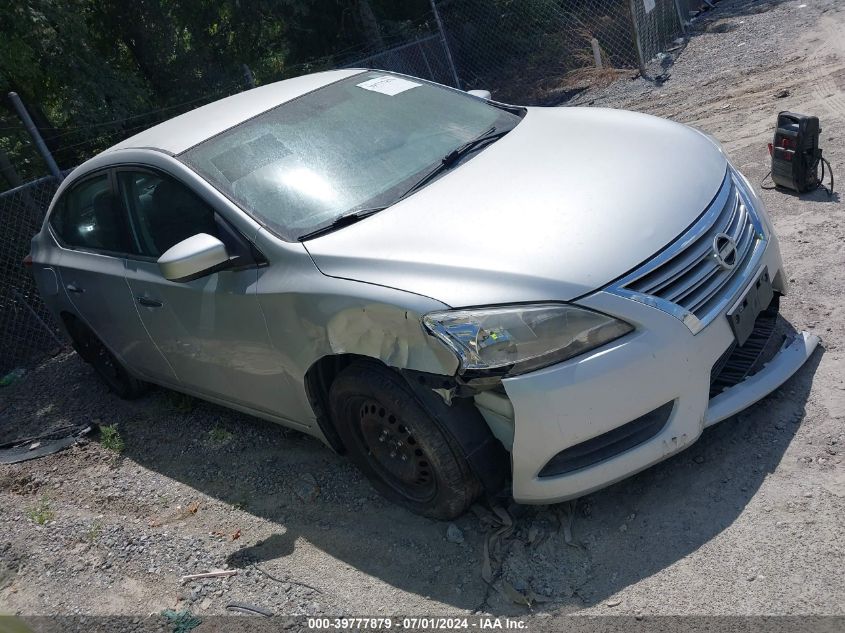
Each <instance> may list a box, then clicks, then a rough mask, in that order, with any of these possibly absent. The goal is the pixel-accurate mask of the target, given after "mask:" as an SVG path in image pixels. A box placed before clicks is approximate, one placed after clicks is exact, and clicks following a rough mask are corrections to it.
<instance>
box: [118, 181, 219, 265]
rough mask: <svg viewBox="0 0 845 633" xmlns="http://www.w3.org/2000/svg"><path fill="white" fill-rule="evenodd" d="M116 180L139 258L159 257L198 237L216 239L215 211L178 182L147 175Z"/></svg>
mask: <svg viewBox="0 0 845 633" xmlns="http://www.w3.org/2000/svg"><path fill="white" fill-rule="evenodd" d="M117 177H118V183H119V186H120V193H121V196H122V198H123V201H124V204H125V205H126V208H127V209H128V210H129V218H130V222H131V225H132V232H133V233H134V237H135V240H136V242H137V243H138V244H140V246H141V254H143V255H147V256H149V257H159V256H161V254H162V253H164V252H165V251H166V250H167V249H169V248H170V247H171V246H173V245H175V244H178V243H179V242H181V241H182V240H184V239H187V238H189V237H191V236H193V235H196V234H197V233H207V234H208V235H213V236H214V237H218V228H217V223H216V222H215V219H214V210H213V209H212V208H211V207H209V206H208V205H207V204H206V203H205V202H203V201H202V200H201V199H200V198H199V196H197V195H196V194H195V193H194V192H192V191H191V190H190V189H188V188H187V187H186V186H185V185H183V184H181V183H180V182H178V181H177V180H175V179H173V178H171V177H169V176H164V175H160V174H156V173H153V172H147V171H120V172H118V174H117Z"/></svg>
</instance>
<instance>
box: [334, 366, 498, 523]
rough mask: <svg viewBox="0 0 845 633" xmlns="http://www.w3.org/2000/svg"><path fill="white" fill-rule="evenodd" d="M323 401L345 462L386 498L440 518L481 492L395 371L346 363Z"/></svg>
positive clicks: (456, 447) (447, 438) (465, 464)
mask: <svg viewBox="0 0 845 633" xmlns="http://www.w3.org/2000/svg"><path fill="white" fill-rule="evenodd" d="M329 399H330V407H331V411H332V416H333V418H334V421H335V424H336V427H337V431H338V434H339V435H340V437H341V439H342V440H343V443H344V445H345V446H346V449H347V451H348V452H349V457H350V459H351V460H352V461H353V462H354V463H355V464H356V465H357V466H358V468H360V470H361V471H362V472H363V473H364V474H365V475H366V476H367V478H368V479H369V480H370V482H371V483H372V485H373V486H374V487H375V488H376V489H377V490H378V491H379V492H380V493H381V494H382V495H384V496H385V497H387V498H388V499H390V500H391V501H393V502H394V503H396V504H398V505H401V506H403V507H405V508H407V509H408V510H411V511H412V512H415V513H417V514H421V515H424V516H427V517H431V518H434V519H444V520H447V519H454V518H455V517H457V516H460V515H461V514H463V513H464V512H465V511H466V510H467V509H468V508H469V507H470V505H472V503H473V502H474V501H475V499H476V498H477V497H478V495H479V494H480V493H481V484H480V483H479V481H478V479H477V477H476V476H475V475H474V474H473V472H472V470H471V469H470V466H469V463H468V462H467V460H466V457H465V456H464V453H463V451H462V450H461V447H460V446H459V445H458V444H457V442H456V441H455V440H454V438H452V437H451V436H450V434H449V432H448V431H447V430H445V429H444V428H442V427H441V425H440V424H439V423H438V422H437V421H435V420H434V419H433V418H432V417H431V416H430V415H429V414H428V412H427V411H426V410H425V408H424V407H423V406H422V404H420V402H419V401H418V400H417V399H416V398H415V397H414V395H413V393H412V392H411V390H410V389H409V388H408V386H407V385H406V384H405V382H404V380H403V379H402V377H401V376H399V375H398V374H396V373H395V372H393V371H391V370H390V369H387V368H384V367H379V366H377V365H370V364H366V363H356V364H353V365H350V366H349V367H347V368H346V369H344V370H343V371H342V372H341V373H340V374H339V375H338V376H337V378H336V379H335V381H334V382H333V383H332V387H331V390H330V394H329Z"/></svg>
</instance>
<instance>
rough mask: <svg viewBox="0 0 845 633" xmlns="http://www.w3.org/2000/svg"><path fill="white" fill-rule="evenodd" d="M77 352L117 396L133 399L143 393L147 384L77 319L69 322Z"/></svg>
mask: <svg viewBox="0 0 845 633" xmlns="http://www.w3.org/2000/svg"><path fill="white" fill-rule="evenodd" d="M68 330H69V331H70V333H71V336H72V337H73V346H74V349H76V351H77V353H78V354H79V355H80V356H81V357H82V358H83V360H85V361H86V362H88V363H90V364H91V366H92V367H93V368H94V371H96V372H97V375H98V376H99V377H100V378H101V379H102V381H103V382H104V383H106V386H107V387H108V388H109V389H110V390H111V391H112V392H114V393H115V394H116V395H117V396H119V397H121V398H124V399H126V400H134V399H135V398H138V397H139V396H141V395H143V394H144V392H145V391H146V390H147V389H148V387H149V385H148V384H147V383H145V382H143V381H141V380H138V379H137V378H135V377H134V376H132V375H131V374H130V373H129V372H128V371H127V370H126V368H125V367H124V366H123V364H122V363H121V362H120V361H119V360H118V359H117V357H115V355H114V354H112V353H111V352H110V351H109V349H108V348H107V347H106V346H105V345H104V344H103V342H102V341H101V340H100V339H99V338H97V335H96V334H94V333H93V332H92V331H91V330H90V329H88V328H87V327H86V326H85V325H83V324H82V323H80V322H79V321H74V322H73V323H71V324H69V326H68Z"/></svg>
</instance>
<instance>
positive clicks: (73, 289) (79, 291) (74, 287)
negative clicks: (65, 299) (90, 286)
mask: <svg viewBox="0 0 845 633" xmlns="http://www.w3.org/2000/svg"><path fill="white" fill-rule="evenodd" d="M65 289H66V290H67V291H68V292H75V293H77V294H82V293H83V292H85V288H80V287H79V286H77V285H76V284H67V285H66V286H65Z"/></svg>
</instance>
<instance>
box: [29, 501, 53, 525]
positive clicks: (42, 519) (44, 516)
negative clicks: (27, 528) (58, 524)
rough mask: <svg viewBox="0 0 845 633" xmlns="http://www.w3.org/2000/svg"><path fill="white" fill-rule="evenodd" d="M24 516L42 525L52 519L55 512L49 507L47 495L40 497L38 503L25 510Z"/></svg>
mask: <svg viewBox="0 0 845 633" xmlns="http://www.w3.org/2000/svg"><path fill="white" fill-rule="evenodd" d="M26 516H27V518H28V519H29V520H30V521H32V522H33V523H37V524H38V525H44V524H45V523H47V522H48V521H52V520H53V517H54V516H56V513H55V512H53V510H52V509H51V508H50V500H49V499H48V498H47V497H41V501H39V502H38V505H36V506H33V507H32V508H30V509H29V510H27V511H26Z"/></svg>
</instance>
